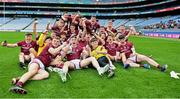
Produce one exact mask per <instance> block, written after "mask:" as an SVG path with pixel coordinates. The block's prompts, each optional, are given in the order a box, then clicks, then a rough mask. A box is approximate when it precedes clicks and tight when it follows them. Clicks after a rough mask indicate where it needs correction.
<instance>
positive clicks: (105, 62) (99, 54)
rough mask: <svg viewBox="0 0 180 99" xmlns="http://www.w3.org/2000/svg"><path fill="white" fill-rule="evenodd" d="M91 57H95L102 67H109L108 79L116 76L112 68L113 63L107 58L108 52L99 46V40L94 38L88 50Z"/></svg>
mask: <svg viewBox="0 0 180 99" xmlns="http://www.w3.org/2000/svg"><path fill="white" fill-rule="evenodd" d="M88 51H89V53H90V56H92V57H95V58H96V60H97V61H98V63H99V65H100V66H101V67H106V66H109V67H110V68H109V69H108V77H109V78H111V77H113V76H114V70H113V68H111V67H112V66H111V65H112V63H111V61H110V59H109V57H108V56H107V50H106V49H105V48H104V46H101V45H99V44H98V39H97V38H92V39H91V40H90V48H89V49H88Z"/></svg>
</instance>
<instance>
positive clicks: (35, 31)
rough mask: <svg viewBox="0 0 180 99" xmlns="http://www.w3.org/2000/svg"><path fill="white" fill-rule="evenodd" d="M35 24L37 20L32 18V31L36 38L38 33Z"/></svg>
mask: <svg viewBox="0 0 180 99" xmlns="http://www.w3.org/2000/svg"><path fill="white" fill-rule="evenodd" d="M37 24H38V21H37V20H34V23H33V33H34V35H35V38H36V39H37V38H38V36H39V35H38V33H37Z"/></svg>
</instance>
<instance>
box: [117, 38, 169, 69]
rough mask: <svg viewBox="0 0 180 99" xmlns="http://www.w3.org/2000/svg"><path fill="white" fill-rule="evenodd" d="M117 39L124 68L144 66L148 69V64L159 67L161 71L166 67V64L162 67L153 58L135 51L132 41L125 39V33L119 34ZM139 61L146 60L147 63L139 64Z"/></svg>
mask: <svg viewBox="0 0 180 99" xmlns="http://www.w3.org/2000/svg"><path fill="white" fill-rule="evenodd" d="M118 41H119V47H118V50H119V52H121V53H123V54H122V57H123V58H122V61H123V63H124V68H128V67H129V66H130V67H144V68H147V69H149V68H150V65H152V66H155V67H157V68H158V69H160V70H161V71H162V72H164V71H165V70H166V69H167V65H163V66H162V67H161V66H160V65H159V64H158V63H157V62H156V61H154V60H153V59H151V58H149V57H147V56H145V55H142V54H139V53H136V52H135V48H134V46H133V43H131V42H128V41H126V39H125V35H120V36H119V37H118ZM140 62H148V63H149V64H150V65H149V64H143V65H141V64H139V63H140Z"/></svg>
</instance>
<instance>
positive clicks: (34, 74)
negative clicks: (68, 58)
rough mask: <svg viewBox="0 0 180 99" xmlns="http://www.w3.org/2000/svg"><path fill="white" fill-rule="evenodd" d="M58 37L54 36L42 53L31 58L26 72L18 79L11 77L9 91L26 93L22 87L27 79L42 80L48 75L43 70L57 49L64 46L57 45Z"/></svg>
mask: <svg viewBox="0 0 180 99" xmlns="http://www.w3.org/2000/svg"><path fill="white" fill-rule="evenodd" d="M59 44H60V40H59V38H54V39H53V40H52V44H50V45H47V46H46V47H45V48H44V49H43V51H42V53H41V54H40V55H39V56H38V57H36V58H35V59H33V60H32V61H31V62H30V63H29V66H28V72H26V73H25V74H23V75H22V76H21V77H20V78H19V79H18V78H16V79H13V84H15V86H13V87H12V88H10V91H11V92H14V93H19V94H26V93H27V91H26V90H25V89H23V88H22V87H23V85H24V84H25V83H26V82H27V81H28V80H30V79H31V80H43V79H45V78H48V77H49V73H48V72H47V71H46V70H45V67H46V66H49V64H50V63H51V61H52V60H53V58H54V57H56V55H57V54H58V53H59V51H60V50H61V49H62V48H63V47H64V45H61V46H59Z"/></svg>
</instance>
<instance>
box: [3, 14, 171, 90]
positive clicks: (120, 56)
mask: <svg viewBox="0 0 180 99" xmlns="http://www.w3.org/2000/svg"><path fill="white" fill-rule="evenodd" d="M36 27H37V21H34V24H33V34H34V35H35V40H33V39H32V38H33V37H32V35H33V34H31V33H26V34H25V40H23V41H20V42H18V43H14V44H10V43H8V42H7V41H4V42H2V43H1V45H2V46H6V47H18V46H19V47H21V52H20V54H19V65H20V67H22V68H23V69H25V68H28V71H27V72H26V73H24V74H23V75H22V76H20V77H16V78H13V79H12V83H13V87H11V88H10V91H11V92H14V93H19V94H26V93H27V90H25V89H24V88H23V86H24V84H25V83H26V82H27V81H28V80H43V79H46V78H48V77H49V73H48V72H47V71H46V70H49V71H55V72H58V74H59V75H60V77H61V79H62V81H63V82H66V81H67V74H68V72H69V70H76V69H83V68H88V66H92V67H94V68H95V69H96V70H97V72H98V75H100V76H102V75H103V74H104V73H107V77H108V78H112V77H113V76H114V75H115V69H116V67H115V66H114V65H113V63H112V62H114V61H115V62H116V61H119V62H122V64H123V67H124V68H125V69H127V68H129V67H144V68H146V69H150V65H152V66H155V67H157V68H158V69H159V70H160V71H162V72H164V71H165V70H166V69H167V65H162V66H161V65H160V64H158V63H157V62H156V61H154V60H153V59H152V58H150V57H148V56H145V55H142V54H139V53H137V52H135V48H134V46H133V43H132V42H129V40H128V37H129V36H130V35H138V33H137V32H136V30H135V28H134V27H129V28H126V27H125V26H123V25H121V26H119V27H118V30H116V29H115V28H113V20H109V21H108V24H107V26H106V27H105V26H100V25H99V23H98V20H97V19H96V17H94V16H92V17H91V18H90V19H87V18H85V17H82V16H80V15H79V14H72V15H68V14H67V13H65V14H64V15H62V16H61V18H60V19H59V20H57V21H56V22H55V24H54V25H53V26H52V27H51V26H50V24H47V27H46V30H45V31H44V32H43V33H42V34H40V35H39V34H38V33H37V31H36ZM49 32H51V34H50V36H48V33H49ZM26 61H28V62H29V64H28V67H26V65H25V62H26ZM144 61H145V62H147V63H148V64H141V62H144ZM149 64H150V65H149Z"/></svg>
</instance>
